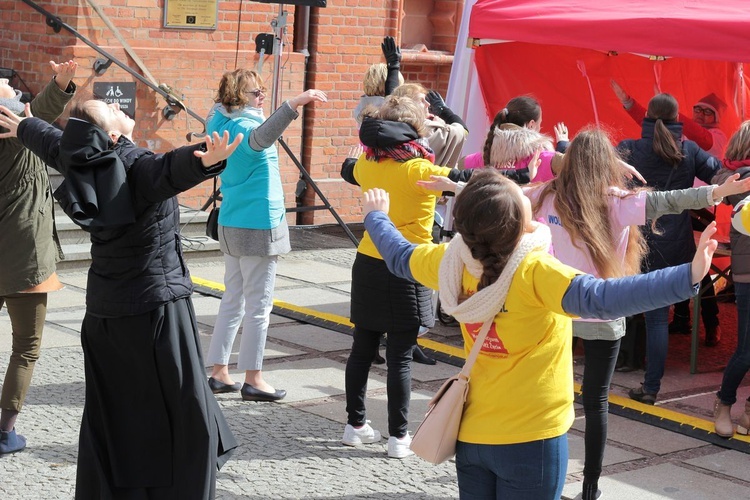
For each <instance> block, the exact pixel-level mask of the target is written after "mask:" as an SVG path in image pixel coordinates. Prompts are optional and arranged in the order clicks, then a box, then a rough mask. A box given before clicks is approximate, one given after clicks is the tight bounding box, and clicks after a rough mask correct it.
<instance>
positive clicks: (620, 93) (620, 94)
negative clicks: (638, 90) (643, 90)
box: [609, 79, 630, 105]
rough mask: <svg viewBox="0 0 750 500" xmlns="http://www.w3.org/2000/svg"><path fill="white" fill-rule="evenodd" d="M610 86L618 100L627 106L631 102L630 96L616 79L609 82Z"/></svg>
mask: <svg viewBox="0 0 750 500" xmlns="http://www.w3.org/2000/svg"><path fill="white" fill-rule="evenodd" d="M609 86H610V87H612V90H613V91H614V92H615V95H616V96H617V99H618V100H619V101H620V102H621V103H622V104H623V105H625V103H627V102H628V101H629V100H630V96H629V95H628V93H627V92H625V89H623V88H622V87H621V86H620V84H619V83H617V82H616V81H615V80H614V79H612V80H610V81H609Z"/></svg>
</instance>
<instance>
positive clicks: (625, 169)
mask: <svg viewBox="0 0 750 500" xmlns="http://www.w3.org/2000/svg"><path fill="white" fill-rule="evenodd" d="M617 162H618V164H619V165H620V168H621V169H622V173H623V175H624V176H625V177H626V178H628V179H633V178H636V179H638V180H639V181H641V182H642V183H643V185H644V186H645V185H646V184H648V182H646V179H645V178H644V177H643V176H642V175H641V173H640V172H639V171H638V169H636V168H635V167H634V166H633V165H631V164H630V163H625V162H624V161H622V160H617Z"/></svg>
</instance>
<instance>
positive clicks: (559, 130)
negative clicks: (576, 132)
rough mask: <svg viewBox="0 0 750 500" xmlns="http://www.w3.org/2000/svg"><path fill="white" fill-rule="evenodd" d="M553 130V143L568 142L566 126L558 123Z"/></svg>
mask: <svg viewBox="0 0 750 500" xmlns="http://www.w3.org/2000/svg"><path fill="white" fill-rule="evenodd" d="M553 128H554V130H555V141H556V142H560V141H567V140H569V138H568V127H567V125H565V123H563V122H560V123H558V124H556V125H555V126H554V127H553Z"/></svg>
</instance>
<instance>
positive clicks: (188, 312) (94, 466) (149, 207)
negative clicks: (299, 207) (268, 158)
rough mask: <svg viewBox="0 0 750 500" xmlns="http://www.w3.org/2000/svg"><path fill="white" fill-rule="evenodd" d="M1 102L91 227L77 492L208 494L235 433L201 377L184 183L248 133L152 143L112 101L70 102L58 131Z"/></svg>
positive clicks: (103, 495)
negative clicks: (184, 228)
mask: <svg viewBox="0 0 750 500" xmlns="http://www.w3.org/2000/svg"><path fill="white" fill-rule="evenodd" d="M0 111H3V113H4V114H0V124H2V126H3V127H6V128H8V129H9V130H10V132H9V133H8V134H16V135H17V136H18V139H19V140H20V141H21V142H22V143H23V144H24V146H26V147H27V148H29V149H30V150H32V151H33V152H34V153H35V154H37V155H38V156H39V157H41V158H42V159H43V160H44V161H45V162H46V163H47V164H48V165H50V166H52V167H53V168H55V169H57V170H59V171H60V172H61V173H62V174H63V176H64V177H65V181H64V183H63V185H62V186H61V187H60V188H59V189H58V190H57V192H56V193H55V196H56V197H57V198H58V200H59V201H60V203H61V206H62V207H63V209H64V210H65V212H66V213H67V214H68V216H70V217H71V218H72V219H73V220H74V221H75V222H76V223H77V224H79V225H80V226H81V227H83V228H84V229H85V230H86V231H88V232H89V234H90V236H91V257H92V259H91V268H90V269H89V273H88V285H87V289H86V315H85V317H84V320H83V326H82V328H81V343H82V345H83V353H84V363H85V375H86V402H85V406H84V410H83V420H82V422H81V434H80V441H79V452H78V470H77V478H76V498H77V499H128V500H130V499H175V500H177V499H208V498H213V497H214V494H215V484H216V472H217V470H218V468H220V467H221V466H222V465H223V464H224V462H225V461H226V460H227V459H228V457H229V454H230V452H231V451H232V449H233V448H235V447H236V446H237V442H236V441H235V439H234V436H233V435H232V432H231V431H230V429H229V427H228V425H227V423H226V421H225V420H224V416H223V415H222V413H221V410H220V408H219V406H218V404H217V403H216V399H215V398H214V395H213V394H212V392H211V390H210V389H209V387H208V384H207V382H206V380H207V379H206V372H205V366H204V363H203V359H202V355H201V345H200V342H199V339H198V328H197V324H196V320H195V312H194V310H193V304H192V301H191V299H190V295H191V293H192V282H191V279H190V274H189V272H188V269H187V266H186V265H185V262H184V259H183V256H182V251H181V247H180V235H179V207H178V204H177V198H176V195H177V194H178V193H180V192H182V191H185V190H187V189H190V188H191V187H193V186H195V185H197V184H199V183H201V182H203V181H204V180H206V179H209V178H211V177H213V176H216V175H218V174H219V173H220V172H221V171H222V170H223V169H224V166H225V161H224V160H225V159H226V158H227V157H228V156H229V155H230V154H231V153H232V151H234V149H235V148H236V147H237V145H238V144H239V143H240V141H242V137H241V136H240V137H238V138H237V139H236V140H235V141H234V142H233V143H232V144H228V142H229V139H228V135H225V136H224V137H223V138H220V137H219V136H218V135H217V134H214V137H213V138H210V137H209V138H207V140H206V141H205V142H204V143H201V144H198V145H193V146H185V147H181V148H178V149H175V150H173V151H171V152H169V153H165V154H154V153H153V152H151V151H149V150H147V149H143V148H139V147H137V146H136V145H135V144H134V143H133V142H132V138H131V137H132V132H133V127H134V122H133V120H132V119H130V118H129V117H127V116H126V115H125V114H124V113H123V112H122V111H121V110H120V109H119V107H118V106H117V105H116V104H113V105H107V104H106V103H104V102H102V101H85V102H82V103H78V104H76V105H74V106H73V108H72V109H71V119H70V120H69V121H68V124H67V126H66V127H65V130H64V131H62V132H61V131H59V130H58V129H56V128H54V127H52V126H50V125H49V124H47V123H45V122H44V121H42V120H39V119H37V118H26V119H23V120H21V119H20V118H13V117H12V116H8V114H7V113H6V112H5V111H4V110H2V108H1V107H0ZM19 120H20V121H19ZM211 139H212V140H211Z"/></svg>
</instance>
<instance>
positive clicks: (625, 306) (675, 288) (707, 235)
mask: <svg viewBox="0 0 750 500" xmlns="http://www.w3.org/2000/svg"><path fill="white" fill-rule="evenodd" d="M715 233H716V223H715V222H712V223H711V224H709V225H708V227H706V230H705V231H703V234H701V239H700V242H699V243H698V249H697V250H696V252H695V257H693V262H692V263H690V264H683V265H681V266H676V267H668V268H665V269H659V270H657V271H652V272H650V273H647V274H639V275H636V276H627V277H624V278H612V279H606V280H605V279H601V278H594V277H593V276H591V275H580V276H576V277H575V278H574V279H573V280H572V281H571V283H570V286H569V287H568V289H567V291H566V292H565V295H564V296H563V300H562V306H563V309H564V310H565V311H566V312H568V313H572V314H576V315H578V316H580V317H582V318H598V319H616V318H620V317H623V316H630V315H633V314H636V313H640V312H644V311H650V310H652V309H656V308H659V307H666V306H668V305H670V304H675V303H677V302H681V301H682V300H685V299H688V298H690V297H692V296H694V295H696V294H697V293H698V288H699V287H700V281H701V279H703V276H705V275H706V273H708V269H709V268H710V266H711V258H712V257H713V254H714V251H715V250H716V245H717V242H716V240H714V239H712V236H713V235H714V234H715Z"/></svg>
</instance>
